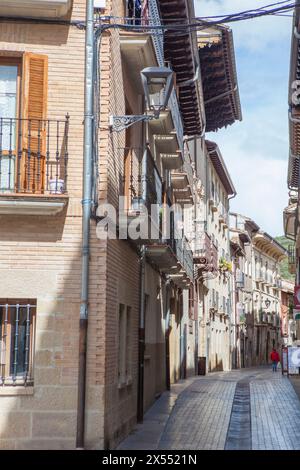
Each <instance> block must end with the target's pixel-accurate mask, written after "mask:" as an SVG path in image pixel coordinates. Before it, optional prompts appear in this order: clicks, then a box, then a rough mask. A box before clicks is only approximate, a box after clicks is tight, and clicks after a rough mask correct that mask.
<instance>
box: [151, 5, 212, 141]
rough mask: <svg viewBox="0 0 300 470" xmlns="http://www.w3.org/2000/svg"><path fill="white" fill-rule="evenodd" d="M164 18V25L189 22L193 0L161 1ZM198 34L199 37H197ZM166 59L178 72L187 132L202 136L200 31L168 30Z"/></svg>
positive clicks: (182, 110) (161, 11)
mask: <svg viewBox="0 0 300 470" xmlns="http://www.w3.org/2000/svg"><path fill="white" fill-rule="evenodd" d="M158 3H159V7H160V13H161V20H162V23H163V24H164V25H172V26H174V25H175V24H178V25H180V26H182V25H184V24H188V23H189V22H190V21H191V20H190V17H191V14H190V11H189V10H190V8H192V3H193V2H190V1H189V2H187V1H186V0H159V2H158ZM193 36H195V37H193ZM164 48H165V60H166V61H167V62H170V64H171V67H172V69H173V70H174V72H175V73H176V85H177V87H178V96H179V107H180V112H181V116H182V120H183V127H184V133H185V135H189V136H193V135H201V134H202V131H203V122H202V121H203V119H202V116H201V114H202V113H201V99H202V96H199V95H200V93H201V95H202V89H201V91H200V88H201V87H200V81H199V79H197V68H199V67H200V65H199V59H198V57H197V38H196V33H194V32H192V33H191V32H190V31H188V30H184V29H183V30H180V31H174V29H171V30H169V31H168V30H166V31H165V32H164Z"/></svg>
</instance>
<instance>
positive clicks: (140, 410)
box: [137, 108, 148, 423]
mask: <svg viewBox="0 0 300 470" xmlns="http://www.w3.org/2000/svg"><path fill="white" fill-rule="evenodd" d="M143 112H144V108H143ZM142 134H143V140H144V142H145V143H146V145H145V150H144V154H143V160H142V175H141V180H142V196H143V199H144V204H146V207H147V209H148V203H147V198H148V187H147V159H148V149H147V145H148V126H147V124H146V123H142ZM145 273H146V246H145V245H142V246H141V250H140V306H139V307H140V308H139V339H138V341H139V343H138V390H137V392H138V393H137V422H138V423H142V422H143V419H144V369H145V368H144V365H145V276H146V274H145Z"/></svg>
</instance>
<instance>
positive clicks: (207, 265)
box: [193, 232, 218, 272]
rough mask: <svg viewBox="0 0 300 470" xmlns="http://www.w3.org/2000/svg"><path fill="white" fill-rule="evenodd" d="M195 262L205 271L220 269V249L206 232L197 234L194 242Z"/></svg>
mask: <svg viewBox="0 0 300 470" xmlns="http://www.w3.org/2000/svg"><path fill="white" fill-rule="evenodd" d="M193 252H194V264H196V265H198V267H199V269H201V270H203V271H210V272H217V271H218V250H217V248H216V246H215V245H214V243H213V242H212V240H211V238H210V237H209V235H208V234H207V233H206V232H203V233H202V234H201V235H198V236H197V240H196V242H195V244H194V250H193Z"/></svg>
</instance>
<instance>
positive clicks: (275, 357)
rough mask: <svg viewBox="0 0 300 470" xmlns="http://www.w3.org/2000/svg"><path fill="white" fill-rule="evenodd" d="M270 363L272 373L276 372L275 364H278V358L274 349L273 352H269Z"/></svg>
mask: <svg viewBox="0 0 300 470" xmlns="http://www.w3.org/2000/svg"><path fill="white" fill-rule="evenodd" d="M271 361H272V370H273V372H277V364H278V362H280V357H279V354H278V352H277V351H276V349H275V348H273V351H272V352H271Z"/></svg>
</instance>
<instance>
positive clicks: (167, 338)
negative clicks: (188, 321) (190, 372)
mask: <svg viewBox="0 0 300 470" xmlns="http://www.w3.org/2000/svg"><path fill="white" fill-rule="evenodd" d="M170 282H171V281H170V279H167V281H166V283H165V295H166V318H165V342H166V346H165V353H166V389H167V390H171V375H170V314H171V312H170V309H171V305H170Z"/></svg>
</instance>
